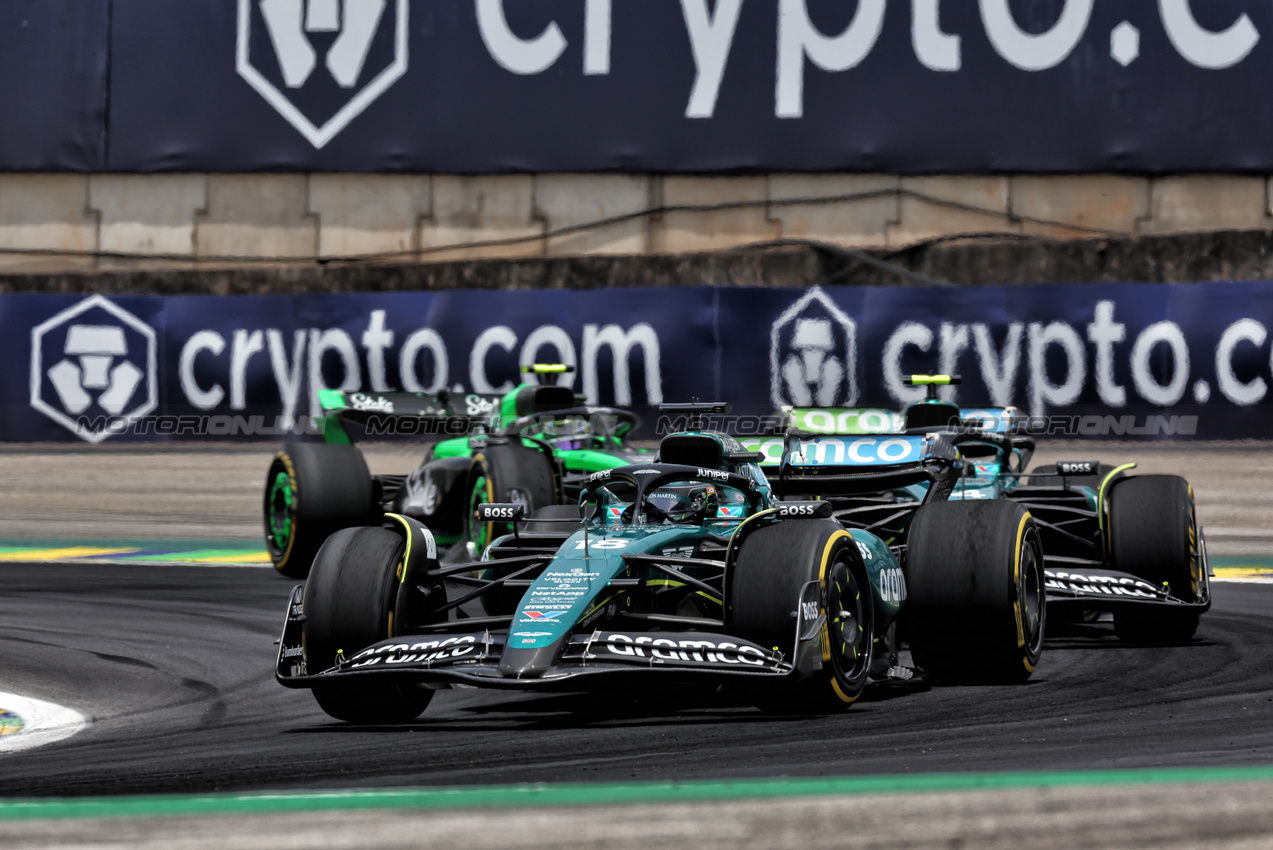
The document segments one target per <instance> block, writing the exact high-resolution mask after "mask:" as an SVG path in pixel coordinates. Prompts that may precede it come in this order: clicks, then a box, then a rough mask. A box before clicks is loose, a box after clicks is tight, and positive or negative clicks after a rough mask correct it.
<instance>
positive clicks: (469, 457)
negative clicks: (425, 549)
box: [264, 364, 645, 578]
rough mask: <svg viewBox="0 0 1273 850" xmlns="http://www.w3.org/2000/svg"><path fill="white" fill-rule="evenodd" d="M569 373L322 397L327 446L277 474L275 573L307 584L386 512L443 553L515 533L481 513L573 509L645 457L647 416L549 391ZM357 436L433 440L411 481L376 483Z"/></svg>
mask: <svg viewBox="0 0 1273 850" xmlns="http://www.w3.org/2000/svg"><path fill="white" fill-rule="evenodd" d="M569 371H571V367H569V366H563V365H560V364H536V365H534V366H527V367H523V372H524V373H526V374H527V375H528V376H533V382H527V383H524V384H522V385H521V386H518V387H516V388H515V389H513V390H511V391H510V392H508V393H505V394H503V395H483V394H479V393H453V392H449V391H446V390H443V391H440V392H437V393H432V394H426V393H373V394H367V393H345V392H340V391H337V390H326V391H323V392H322V393H320V394H319V401H320V403H321V405H322V408H323V411H324V416H323V418H322V423H321V425H322V432H323V439H324V442H322V443H300V442H297V443H289V444H288V445H286V446H284V447H283V449H282V450H281V451H279V452H278V454H277V455H275V457H274V460H273V462H272V463H271V464H270V468H269V472H268V474H267V475H266V480H265V506H264V514H265V544H266V550H267V551H268V552H269V554H270V560H271V561H272V562H273V564H274V567H275V568H276V569H277V570H278V571H279V572H280V573H282V574H283V575H286V576H289V577H291V578H305V576H306V575H308V574H309V569H310V565H311V564H312V563H313V560H314V556H315V555H316V554H317V552H318V549H319V547H320V546H322V544H323V541H325V540H326V539H327V537H328V535H330V534H332V533H333V532H335V531H338V530H340V529H342V528H350V527H354V526H379V525H380V524H381V522H382V519H383V517H384V515H385V513H386V512H393V513H397V514H401V515H403V516H406V517H410V518H413V519H416V520H419V521H421V522H425V523H427V524H428V526H429V529H430V532H431V533H432V535H433V538H434V541H435V543H436V544H437V545H438V546H440V547H443V548H444V549H453V550H455V551H457V552H461V554H463V553H464V552H469V550H472V552H470V553H469V554H472V553H475V552H480V551H481V550H482V549H483V548H485V546H486V544H487V543H488V542H489V540H490V539H491V538H492V537H493V536H494V534H495V533H497V532H501V531H503V530H506V529H507V528H508V524H507V523H503V522H496V521H490V522H482V521H480V520H479V519H478V517H477V513H476V508H477V505H479V504H481V503H483V502H506V503H515V504H519V505H522V506H523V507H524V508H525V509H526V512H527V513H530V512H532V511H534V510H535V509H537V508H541V507H544V506H547V505H555V504H559V503H561V502H563V501H568V502H571V503H573V502H575V501H576V500H577V498H578V495H579V490H580V487H581V485H582V482H583V479H584V477H585V476H586V475H587V474H589V473H591V472H595V471H597V470H600V469H608V468H610V467H612V466H619V465H622V464H625V463H630V462H632V461H634V460H638V459H640V458H641V457H643V456H645V452H644V451H642V450H640V449H634V448H632V447H630V446H629V445H628V444H627V436H628V434H629V433H630V432H631V431H632V430H633V429H634V428H635V427H637V426H638V425H639V424H640V419H639V418H638V417H637V416H636V414H634V413H632V412H630V411H626V410H619V409H615V408H611V407H595V406H589V405H586V404H583V403H581V401H580V400H579V399H577V398H576V397H575V395H574V393H573V392H572V391H571V390H570V389H569V388H567V387H561V386H557V385H555V384H552V383H546V382H545V381H546V379H548V378H555V377H556V376H557V375H560V374H562V373H564V372H569ZM350 426H354V427H353V428H351V427H350ZM357 430H361V431H362V432H363V433H366V434H368V435H369V436H373V437H375V436H385V437H388V436H398V437H400V436H407V437H418V438H420V439H424V440H431V441H432V442H430V444H429V445H428V446H427V448H426V449H425V451H424V458H423V460H422V461H421V463H420V465H419V466H418V467H417V468H416V469H415V470H414V471H412V472H410V473H409V474H397V475H374V476H373V475H371V473H370V472H369V471H368V469H367V463H366V461H365V460H364V458H363V455H362V452H361V451H359V450H358V449H357V448H356V447H355V446H354V445H353V434H354V433H356V431H357ZM439 438H440V439H439ZM461 550H462V551H461Z"/></svg>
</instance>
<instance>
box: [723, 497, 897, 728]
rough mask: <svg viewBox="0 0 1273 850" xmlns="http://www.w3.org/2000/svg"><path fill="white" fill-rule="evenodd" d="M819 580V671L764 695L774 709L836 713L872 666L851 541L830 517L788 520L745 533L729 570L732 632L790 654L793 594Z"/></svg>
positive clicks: (870, 634)
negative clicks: (821, 619)
mask: <svg viewBox="0 0 1273 850" xmlns="http://www.w3.org/2000/svg"><path fill="white" fill-rule="evenodd" d="M811 581H816V582H818V583H819V596H818V607H819V613H822V614H825V615H826V617H827V622H826V626H825V629H824V631H823V633H822V647H823V651H822V669H821V670H819V671H818V672H816V673H814V674H813V675H812V676H810V677H808V678H806V679H803V680H801V681H800V682H798V683H796V684H795V685H794V686H791V685H790V684H788V686H787V687H786V688H783V689H780V690H773V691H771V692H769V693H766V694H764V695H763V698H762V699H761V701H760V702H761V707H762V708H765V709H768V710H773V711H780V712H799V713H817V714H827V713H831V712H835V711H843V710H845V709H847V708H848V707H849V706H851V705H852V704H853V703H854V702H855V701H856V700H857V698H858V697H860V696H861V695H862V690H863V688H865V687H866V682H867V678H868V676H869V674H870V670H871V655H872V651H873V648H874V642H873V638H874V630H875V608H874V606H873V604H872V599H871V587H870V583H869V580H868V578H867V574H866V567H865V566H864V565H863V563H862V556H861V554H860V553H859V552H858V548H857V544H856V543H854V541H853V538H852V537H851V536H850V535H849V533H848V532H847V531H845V530H844V529H843V528H841V527H840V525H839V523H836V522H834V521H832V520H787V521H785V522H781V523H778V524H777V525H771V526H768V527H765V528H761V529H758V530H756V531H754V532H752V533H751V534H750V535H749V536H748V537H747V538H746V539H745V540H744V541H743V544H742V548H741V549H740V551H739V553H738V560H737V561H736V562H735V564H734V567H733V570H732V571H731V572H730V578H729V588H728V598H729V613H730V622H731V624H732V627H733V632H734V633H735V634H737V635H738V636H739V637H742V638H746V639H747V640H749V641H752V642H753V643H757V644H759V645H760V646H763V647H766V648H770V647H772V648H775V649H777V650H779V651H780V652H782V653H783V656H784V657H785V658H787V659H793V658H794V657H795V652H796V649H797V647H796V617H795V612H796V610H797V609H798V608H799V607H800V592H801V590H802V589H803V588H804V586H805V585H806V584H808V583H809V582H811Z"/></svg>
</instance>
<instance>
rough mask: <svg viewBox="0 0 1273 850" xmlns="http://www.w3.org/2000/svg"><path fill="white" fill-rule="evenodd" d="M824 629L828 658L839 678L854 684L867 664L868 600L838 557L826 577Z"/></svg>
mask: <svg viewBox="0 0 1273 850" xmlns="http://www.w3.org/2000/svg"><path fill="white" fill-rule="evenodd" d="M826 603H827V609H826V610H827V630H828V633H829V634H828V636H829V637H830V640H831V655H832V658H833V659H834V663H835V667H836V670H837V671H838V672H839V674H840V676H841V677H842V678H843V679H845V680H847V681H850V682H855V681H857V679H858V678H859V677H860V676H861V675H862V674H863V673H864V672H865V671H866V668H867V665H868V664H870V659H871V653H870V652H869V651H868V650H869V646H868V645H867V641H869V640H870V639H871V637H870V622H869V620H868V619H867V618H868V613H867V610H866V604H867V600H865V599H864V598H863V594H862V587H861V585H860V584H859V582H858V579H857V576H856V575H855V574H854V572H853V570H852V569H850V568H849V564H848V563H847V562H846V561H845V560H844V559H843V558H839V559H837V560H836V561H835V563H834V564H833V565H832V567H831V572H830V574H829V575H828V577H827V596H826Z"/></svg>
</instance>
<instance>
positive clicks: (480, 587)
mask: <svg viewBox="0 0 1273 850" xmlns="http://www.w3.org/2000/svg"><path fill="white" fill-rule="evenodd" d="M687 407H688V406H679V408H678V410H677V411H676V412H685V411H686V408H687ZM717 410H720V407H710V406H706V407H705V406H699V410H697V411H691V413H692V414H694V413H701V412H703V411H717ZM692 421H693V420H692ZM694 427H695V425H691V428H694ZM893 442H895V443H897V445H896V446H892V447H891V448H890V451H891V452H893V453H894V454H897V453H898V452H899V451H900V452H903V453H904V454H905V455H906V462H905V463H899V464H892V465H890V467H889V468H887V469H883V470H876V471H869V472H865V473H864V474H865V475H867V476H868V477H870V479H871V480H872V481H873V482H874V483H875V484H876V485H877V486H880V485H883V484H885V483H889V482H891V483H892V484H894V485H896V486H898V487H902V486H907V485H908V484H910V483H918V482H926V483H927V484H928V485H929V495H928V497H927V503H926V504H924V505H923V506H918V507H917V509H915V510H914V511H913V512H912V513H913V517H912V519H911V522H910V523H909V525H910V529H909V534H908V535H907V538H906V539H905V540H902V541H897V540H890V539H889V537H890V536H891V535H888V533H887V532H883V531H882V530H876V531H872V530H868V529H866V528H862V527H855V526H854V525H853V524H852V523H846V522H844V521H843V520H842V519H838V518H837V517H836V513H838V510H837V508H836V506H835V505H834V504H833V503H832V502H829V501H826V500H822V499H812V498H808V494H809V493H811V492H812V491H813V490H816V489H818V487H817V486H816V485H817V484H818V483H828V482H829V483H835V480H836V479H838V478H843V477H844V473H845V472H846V471H847V473H848V474H850V475H855V474H857V473H858V472H862V471H861V470H853V469H848V470H846V469H844V468H842V467H839V466H837V464H836V463H834V462H823V461H822V460H818V459H817V458H816V457H813V455H810V454H809V452H808V449H807V447H805V446H804V444H802V443H800V442H799V441H798V440H794V441H793V442H792V443H791V445H790V453H789V455H788V456H787V457H786V458H785V460H784V465H785V466H792V467H798V468H799V469H800V472H799V473H798V474H796V475H793V476H784V483H786V484H792V485H793V486H792V489H793V492H800V493H802V495H801V497H800V498H796V499H791V500H780V499H778V498H776V496H775V494H774V489H773V486H772V484H771V481H770V480H769V479H768V478H767V477H766V476H765V474H764V472H763V471H762V470H761V468H760V465H759V463H758V461H759V460H760V459H761V456H760V455H759V454H758V453H755V452H752V451H749V450H747V449H745V448H744V447H743V446H742V445H741V444H740V443H739V442H738V441H737V440H736V439H735V438H733V437H730V436H728V435H725V434H721V433H716V432H712V431H701V430H690V431H687V432H681V433H677V434H672V435H669V436H667V437H664V438H663V440H662V442H661V443H660V446H659V450H658V456H657V458H656V459H655V460H654V461H653V462H646V463H638V464H632V465H627V466H622V467H616V468H613V469H605V470H601V471H598V472H595V473H593V474H591V475H589V476H588V477H587V479H586V480H585V481H584V482H583V484H582V486H581V487H580V489H579V498H578V502H577V504H575V505H559V506H549V507H546V508H540V509H538V510H535V511H527V510H526V508H525V506H524V505H521V504H510V503H504V504H494V503H491V504H481V505H479V506H478V510H477V513H478V516H479V518H480V519H482V520H484V521H490V522H495V521H500V522H508V523H510V524H511V529H512V531H511V533H509V534H504V535H501V536H499V537H498V538H496V539H494V540H493V541H492V543H491V545H490V546H489V547H488V548H487V549H486V550H485V551H484V552H483V553H482V556H481V557H480V558H478V559H474V560H472V561H469V562H465V563H456V564H450V565H447V564H444V563H442V561H441V560H440V558H439V554H440V551H441V550H440V549H439V547H438V544H437V540H436V538H435V535H434V534H433V532H432V529H431V528H430V527H429V526H428V524H427V523H424V522H421V521H419V520H417V519H415V518H413V517H410V516H405V515H401V514H397V513H389V514H386V515H385V516H384V517H383V523H382V524H381V525H380V527H375V528H349V529H344V530H341V531H339V532H337V533H335V534H333V535H332V536H331V537H330V538H329V539H328V540H327V542H326V543H325V544H324V545H323V547H322V549H321V550H320V551H319V553H318V556H317V558H316V560H315V562H314V566H313V570H312V572H311V573H310V575H309V578H308V580H307V581H306V583H305V584H304V586H298V587H296V588H294V589H293V591H292V595H291V598H290V600H289V602H288V606H287V613H286V618H285V623H284V628H283V634H282V638H281V640H280V645H279V651H278V656H277V661H276V677H277V679H278V681H279V682H280V683H281V684H282V685H284V686H286V687H289V688H302V689H310V690H312V692H313V694H314V697H315V699H316V700H317V701H318V704H319V706H320V707H321V708H322V709H323V710H324V711H325V712H326V713H327V714H329V715H330V716H332V717H335V718H337V719H339V720H343V721H347V722H350V723H395V722H409V721H411V720H413V719H414V718H415V717H417V716H418V715H419V714H420V713H421V712H422V711H423V710H424V709H425V707H426V706H427V705H428V703H429V701H430V700H431V699H432V697H433V695H434V693H435V692H436V691H437V690H438V689H441V688H448V687H451V686H456V685H460V686H464V685H467V686H476V687H484V688H505V689H508V688H521V689H542V690H551V689H561V690H578V689H580V688H582V687H585V686H589V685H591V684H595V685H597V686H599V687H618V686H632V687H633V688H636V689H648V688H651V687H659V686H660V685H659V683H663V685H662V686H663V687H668V686H675V685H676V683H700V684H704V685H709V686H711V687H713V688H721V689H728V690H731V691H733V692H735V693H737V694H740V695H743V696H744V697H745V698H747V699H750V700H752V701H754V703H755V704H756V705H759V706H761V707H763V708H770V709H776V710H779V711H783V712H809V713H826V712H832V711H838V710H842V709H845V708H847V707H849V706H850V705H852V704H853V703H854V702H855V701H856V700H857V699H858V697H859V696H860V695H861V694H862V693H863V690H864V689H865V688H866V687H867V686H868V684H869V683H870V682H872V681H879V680H884V679H888V678H890V677H894V678H905V675H903V673H904V672H909V671H905V670H904V668H901V667H899V665H898V658H897V657H896V656H897V649H898V646H897V629H896V628H895V626H896V625H897V624H898V623H899V622H900V623H902V624H903V626H904V628H905V633H906V634H907V635H908V636H909V638H908V639H909V647H910V651H911V652H912V654H913V656H914V659H915V661H916V662H917V663H919V664H921V665H922V666H923V667H924V668H925V669H926V670H927V671H928V672H930V673H933V674H935V675H937V676H941V677H944V678H949V679H956V680H976V681H996V682H1021V681H1024V680H1025V679H1026V678H1028V677H1029V676H1030V675H1031V673H1032V672H1033V670H1034V669H1035V665H1037V664H1038V662H1039V656H1040V652H1041V646H1042V629H1043V607H1042V606H1043V590H1042V584H1043V574H1042V555H1041V551H1040V548H1039V530H1038V528H1037V526H1036V524H1035V523H1034V521H1033V520H1032V519H1031V517H1030V515H1029V513H1028V512H1027V511H1026V510H1025V509H1024V508H1022V507H1021V506H1019V505H1017V504H1015V503H1012V502H1007V501H985V502H964V503H946V502H945V501H944V498H945V497H946V496H949V494H950V493H951V492H953V489H954V487H955V485H956V484H957V482H958V480H959V477H960V474H961V469H962V467H961V465H960V462H959V454H958V450H957V448H956V446H955V444H953V443H952V442H951V441H949V440H947V439H946V438H945V437H942V436H940V435H931V436H925V435H915V436H905V437H900V438H897V439H896V440H894V441H893ZM802 453H804V454H802ZM815 454H816V453H815ZM899 459H900V455H899ZM788 478H789V479H790V480H787V479H788ZM797 485H798V486H797ZM830 489H831V490H835V489H836V488H835V487H832V488H830ZM952 548H953V551H952ZM898 671H902V672H898Z"/></svg>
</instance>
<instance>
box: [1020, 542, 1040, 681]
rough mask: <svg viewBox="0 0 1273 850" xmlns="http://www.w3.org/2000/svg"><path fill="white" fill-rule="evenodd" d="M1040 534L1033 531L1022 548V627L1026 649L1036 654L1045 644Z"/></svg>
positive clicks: (1031, 653)
mask: <svg viewBox="0 0 1273 850" xmlns="http://www.w3.org/2000/svg"><path fill="white" fill-rule="evenodd" d="M1039 552H1040V546H1039V538H1038V534H1037V533H1034V532H1031V533H1030V534H1029V535H1028V536H1027V537H1026V539H1025V546H1023V547H1022V549H1021V587H1020V593H1021V627H1022V631H1023V636H1024V638H1025V646H1026V650H1027V651H1028V652H1029V653H1030V655H1032V656H1033V655H1036V654H1037V653H1038V651H1039V648H1040V647H1041V646H1042V644H1043V594H1044V590H1043V558H1042V557H1041V556H1040V554H1039Z"/></svg>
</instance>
